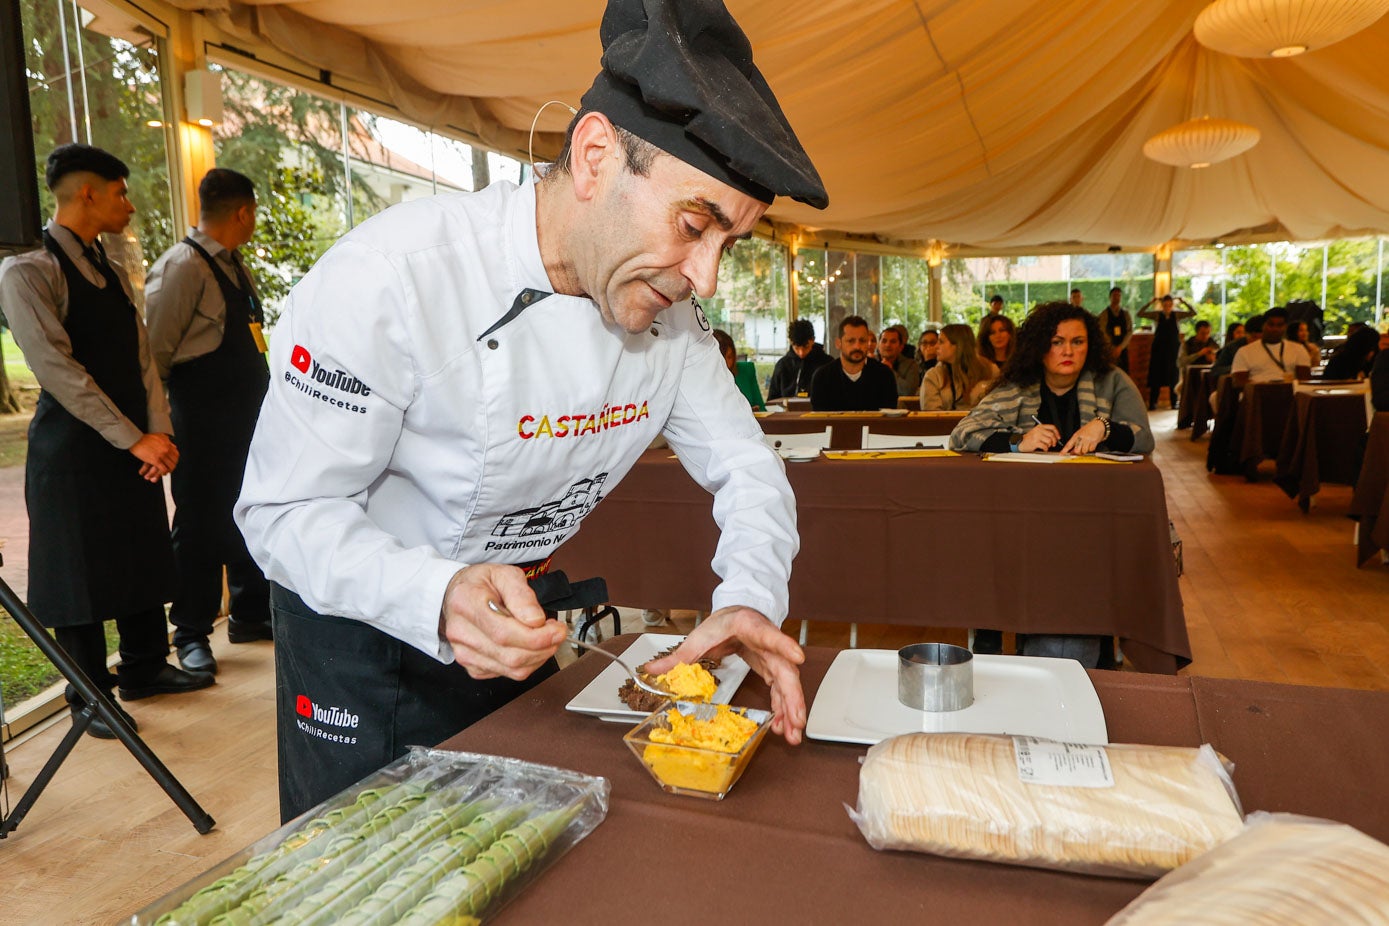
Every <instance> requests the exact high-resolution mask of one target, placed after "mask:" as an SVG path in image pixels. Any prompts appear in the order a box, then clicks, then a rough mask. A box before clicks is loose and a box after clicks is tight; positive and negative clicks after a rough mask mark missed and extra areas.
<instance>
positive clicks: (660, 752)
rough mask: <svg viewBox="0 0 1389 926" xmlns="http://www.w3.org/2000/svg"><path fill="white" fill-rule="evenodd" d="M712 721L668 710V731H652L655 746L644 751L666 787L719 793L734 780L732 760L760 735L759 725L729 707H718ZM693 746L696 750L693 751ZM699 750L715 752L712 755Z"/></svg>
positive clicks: (721, 705)
mask: <svg viewBox="0 0 1389 926" xmlns="http://www.w3.org/2000/svg"><path fill="white" fill-rule="evenodd" d="M717 709H718V713H717V714H715V715H714V718H713V719H712V720H697V719H695V718H694V717H693V716H686V715H685V714H682V713H680V712H679V711H678V710H676V709H675V708H671V709H670V710H668V711H666V720H667V721H669V723H670V729H669V730H663V729H660V728H659V727H657V728H653V729H652V730H651V731H650V733H649V734H648V736H649V738H650V739H651V741H652V743H653V744H654V743H668V744H670V745H668V746H657V745H648V746H647V747H646V749H645V750H643V751H642V756H643V758H645V760H646V763H647V764H648V765H650V766H651V770H652V771H653V772H655V773H656V775H657V777H659V778H660V779H661V780H662V781H664V782H665V783H666V784H668V785H671V786H673V787H677V788H687V789H689V790H691V791H710V792H719V791H723V790H725V789H726V788H727V787H728V785H729V783H730V781H731V780H732V778H733V771H734V769H733V757H732V755H731V754H732V753H736V752H737V751H738V750H740V749H742V748H743V746H744V744H746V743H747V741H748V740H749V739H751V738H752V735H753V734H754V733H756V732H757V723H756V722H755V721H752V720H749V719H748V718H746V717H744V716H743V715H742V714H739V713H736V712H734V711H731V710H729V708H728V705H727V704H720V705H718V706H717ZM691 747H693V748H691ZM697 750H713V752H714V753H729V754H730V755H715V754H713V753H711V752H700V751H697Z"/></svg>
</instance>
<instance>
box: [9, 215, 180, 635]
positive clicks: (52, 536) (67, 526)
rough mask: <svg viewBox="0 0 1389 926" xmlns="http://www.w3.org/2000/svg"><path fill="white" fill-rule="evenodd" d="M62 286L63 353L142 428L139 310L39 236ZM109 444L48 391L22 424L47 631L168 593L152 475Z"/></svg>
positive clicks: (145, 415) (113, 285)
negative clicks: (68, 350)
mask: <svg viewBox="0 0 1389 926" xmlns="http://www.w3.org/2000/svg"><path fill="white" fill-rule="evenodd" d="M43 241H44V247H46V248H47V249H48V251H49V253H51V254H52V255H53V256H54V257H55V258H56V259H57V261H58V266H59V268H61V270H62V272H63V278H64V279H65V280H66V281H67V286H68V314H67V319H66V320H65V321H64V322H63V328H64V329H65V330H66V331H67V334H68V338H69V339H70V340H71V342H72V356H73V359H74V360H76V361H77V362H78V363H80V364H81V365H82V366H83V367H84V368H85V369H86V371H87V373H88V374H89V375H90V376H91V377H92V379H93V380H94V381H95V383H96V385H97V386H98V387H99V388H100V389H101V391H102V392H104V393H105V394H106V395H107V397H108V398H110V400H111V401H112V402H113V403H115V405H116V407H117V408H118V409H119V410H120V412H121V414H123V415H125V416H126V417H127V418H129V419H130V420H131V421H132V422H134V424H135V426H136V427H138V428H140V430H142V431H143V430H145V429H146V428H148V427H149V412H148V405H147V396H146V393H145V386H144V380H143V378H142V376H141V373H140V347H139V344H140V342H139V328H138V326H139V318H138V316H137V313H136V310H135V306H134V305H133V304H132V303H131V301H130V299H129V298H127V297H126V294H125V290H124V289H123V288H122V287H121V283H120V280H119V279H118V278H117V276H116V273H115V271H114V270H112V269H111V268H110V267H108V266H103V267H102V268H101V275H102V276H103V277H104V278H105V281H106V286H105V288H99V287H97V286H94V285H92V284H91V283H89V282H88V281H87V278H86V277H84V276H83V275H82V273H81V271H79V270H78V269H77V267H76V265H74V264H73V262H72V261H71V260H70V259H69V258H68V256H67V254H66V253H64V251H63V249H62V248H61V247H60V246H59V245H58V243H57V242H56V241H55V240H54V239H53V237H52V236H51V235H50V234H48V233H47V232H44V236H43ZM140 466H141V464H140V461H139V460H138V459H136V458H135V456H134V455H133V454H131V453H130V452H129V451H128V450H121V449H119V448H117V447H113V446H112V445H111V444H110V443H109V442H108V441H107V440H106V439H105V438H103V437H102V436H101V435H100V434H99V433H97V431H96V430H94V429H93V428H92V427H90V426H89V425H87V424H85V423H84V422H82V421H80V420H79V419H77V418H76V417H74V416H73V415H72V414H71V413H70V412H69V411H68V410H67V409H65V408H64V407H63V406H62V404H61V403H59V402H58V400H57V399H55V398H54V397H53V396H52V395H51V394H50V393H49V392H48V391H47V390H44V391H42V392H40V393H39V402H38V406H37V408H35V410H34V418H33V420H32V421H31V422H30V424H29V453H28V458H27V460H26V461H25V472H24V501H25V504H26V506H27V507H28V510H29V606H30V607H31V608H32V609H33V611H34V613H35V614H36V615H37V616H38V618H39V620H41V621H42V622H43V623H44V624H45V625H46V626H48V627H74V626H78V625H81V624H90V623H93V622H97V621H102V620H106V619H109V618H115V617H120V616H124V615H127V614H133V613H135V612H137V611H142V610H145V609H147V608H151V607H156V606H159V605H162V604H163V603H164V602H165V601H168V600H169V597H170V594H171V590H172V585H173V553H172V550H171V548H170V545H169V521H168V513H167V511H166V509H165V507H164V488H163V484H162V483H151V482H146V481H145V480H144V479H142V478H141V477H140Z"/></svg>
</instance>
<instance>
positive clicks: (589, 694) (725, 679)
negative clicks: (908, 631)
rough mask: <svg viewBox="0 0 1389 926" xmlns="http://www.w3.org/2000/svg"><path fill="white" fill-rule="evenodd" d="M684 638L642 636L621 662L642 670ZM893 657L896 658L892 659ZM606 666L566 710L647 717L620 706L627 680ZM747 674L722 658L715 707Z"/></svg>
mask: <svg viewBox="0 0 1389 926" xmlns="http://www.w3.org/2000/svg"><path fill="white" fill-rule="evenodd" d="M683 639H685V638H684V637H683V636H681V635H680V634H676V633H644V634H642V635H641V636H639V637H637V638H636V639H635V640H633V641H632V645H631V646H629V647H627V650H626V652H623V653H619V654H618V655H620V656H621V657H622V661H623V662H625V663H627V664H628V665H629V666H631V667H632V668H633V669H637V668H639V667H641V666H642V665H643V664H645V663H647V662H650V661H651V659H652V658H653V657H654V656H655V655H656V654H657V653H659V652H660V651H661V650H663V649H669V648H670V647H672V646H674V645H675V644H677V643H679V642H680V641H681V640H683ZM589 658H592V659H603V657H602V656H591V657H589ZM894 658H895V657H894ZM603 661H604V662H606V663H607V664H608V666H607V668H605V669H604V670H603V671H602V672H599V673H598V677H597V678H595V679H594V680H593V681H591V682H589V683H588V684H587V685H585V686H584V690H583V691H580V692H579V693H578V694H576V695H574V698H573V700H571V701H570V702H569V703H568V704H566V705H565V706H564V709H565V710H568V711H574V712H576V713H579V714H589V715H592V716H594V717H597V718H599V719H600V720H610V721H612V722H614V723H631V722H632V721H634V720H640V719H642V718H643V717H645V716H646V714H644V713H642V712H641V711H634V710H632V709H631V708H629V707H628V706H627V705H625V704H623V703H622V699H621V698H619V697H618V696H617V689H619V688H621V687H622V683H623V682H624V681H626V680H627V673H626V672H623V671H622V667H621V666H620V665H618V664H617V663H615V662H613V661H612V660H610V659H604V660H603ZM747 674H748V664H747V663H746V662H743V660H742V657H740V656H725V657H723V665H721V666H719V667H718V668H717V669H715V670H714V678H716V679H718V680H719V687H718V690H717V691H715V692H714V697H713V699H712V700H713V702H714V703H715V704H727V703H728V701H729V699H730V698H732V697H733V693H734V692H735V691H737V690H738V686H739V685H741V684H743V679H744V678H745V677H746V676H747Z"/></svg>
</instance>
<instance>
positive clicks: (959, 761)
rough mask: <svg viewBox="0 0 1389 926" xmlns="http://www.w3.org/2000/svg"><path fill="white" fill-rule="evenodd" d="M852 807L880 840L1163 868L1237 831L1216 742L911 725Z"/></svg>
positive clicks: (987, 857)
mask: <svg viewBox="0 0 1389 926" xmlns="http://www.w3.org/2000/svg"><path fill="white" fill-rule="evenodd" d="M850 816H852V817H853V819H854V822H855V823H857V824H858V826H859V830H860V831H862V833H863V835H864V838H865V839H867V840H868V843H869V845H871V846H873V848H875V849H908V850H912V851H916V852H929V853H932V854H935V855H945V856H951V857H955V858H973V859H981V860H984V861H993V862H1010V863H1013V864H1017V865H1031V866H1035V867H1039V868H1057V869H1061V870H1064V871H1078V872H1084V873H1088V874H1105V875H1125V876H1128V875H1139V876H1147V877H1158V876H1160V875H1162V874H1164V873H1165V872H1167V871H1170V870H1171V869H1173V868H1176V867H1177V866H1178V865H1181V864H1182V863H1183V862H1186V861H1187V860H1188V859H1190V858H1192V857H1194V856H1196V855H1199V854H1200V853H1201V852H1204V851H1206V850H1207V849H1210V848H1212V847H1214V846H1217V845H1219V844H1220V843H1222V842H1224V841H1225V840H1227V839H1229V838H1231V837H1233V836H1235V835H1236V834H1237V833H1239V831H1240V828H1241V826H1242V824H1243V819H1242V815H1241V813H1240V809H1239V806H1238V803H1237V802H1236V799H1235V791H1234V784H1233V783H1232V782H1231V780H1230V776H1229V770H1228V769H1227V768H1226V767H1225V766H1224V765H1223V764H1222V762H1221V760H1220V758H1219V757H1218V756H1217V755H1216V753H1215V750H1213V749H1211V748H1210V747H1209V746H1202V747H1201V748H1200V749H1191V748H1182V747H1168V746H1085V745H1077V744H1070V743H1055V742H1052V741H1050V740H1039V739H1036V738H1034V737H1008V736H983V735H977V734H969V733H911V734H907V735H906V736H897V737H893V738H892V739H888V740H884V741H883V742H881V743H879V744H877V745H876V746H874V747H872V748H871V749H869V750H868V755H867V756H866V757H865V758H864V760H863V768H862V769H861V770H860V772H859V797H858V808H857V810H856V811H855V810H851V811H850Z"/></svg>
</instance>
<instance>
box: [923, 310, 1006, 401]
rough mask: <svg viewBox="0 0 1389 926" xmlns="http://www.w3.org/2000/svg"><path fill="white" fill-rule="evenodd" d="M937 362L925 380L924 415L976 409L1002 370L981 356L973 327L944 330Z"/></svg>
mask: <svg viewBox="0 0 1389 926" xmlns="http://www.w3.org/2000/svg"><path fill="white" fill-rule="evenodd" d="M936 359H937V363H936V365H935V366H934V367H932V368H931V369H930V370H928V371H927V372H926V376H925V377H923V378H922V380H921V410H922V411H924V412H936V411H955V410H956V409H970V408H973V407H974V406H975V405H977V404H978V403H979V399H980V398H981V397H982V396H983V395H984V393H985V391H987V390H988V388H989V385H990V384H991V383H992V382H993V381H994V378H995V377H996V376H998V367H996V366H994V365H993V364H992V363H990V362H989V361H987V360H985V359H984V358H983V357H981V356H979V352H978V350H977V349H976V345H975V341H974V332H973V331H972V330H970V327H969V325H946V326H945V327H944V328H943V329H941V333H940V341H939V344H938V346H937V348H936Z"/></svg>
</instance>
